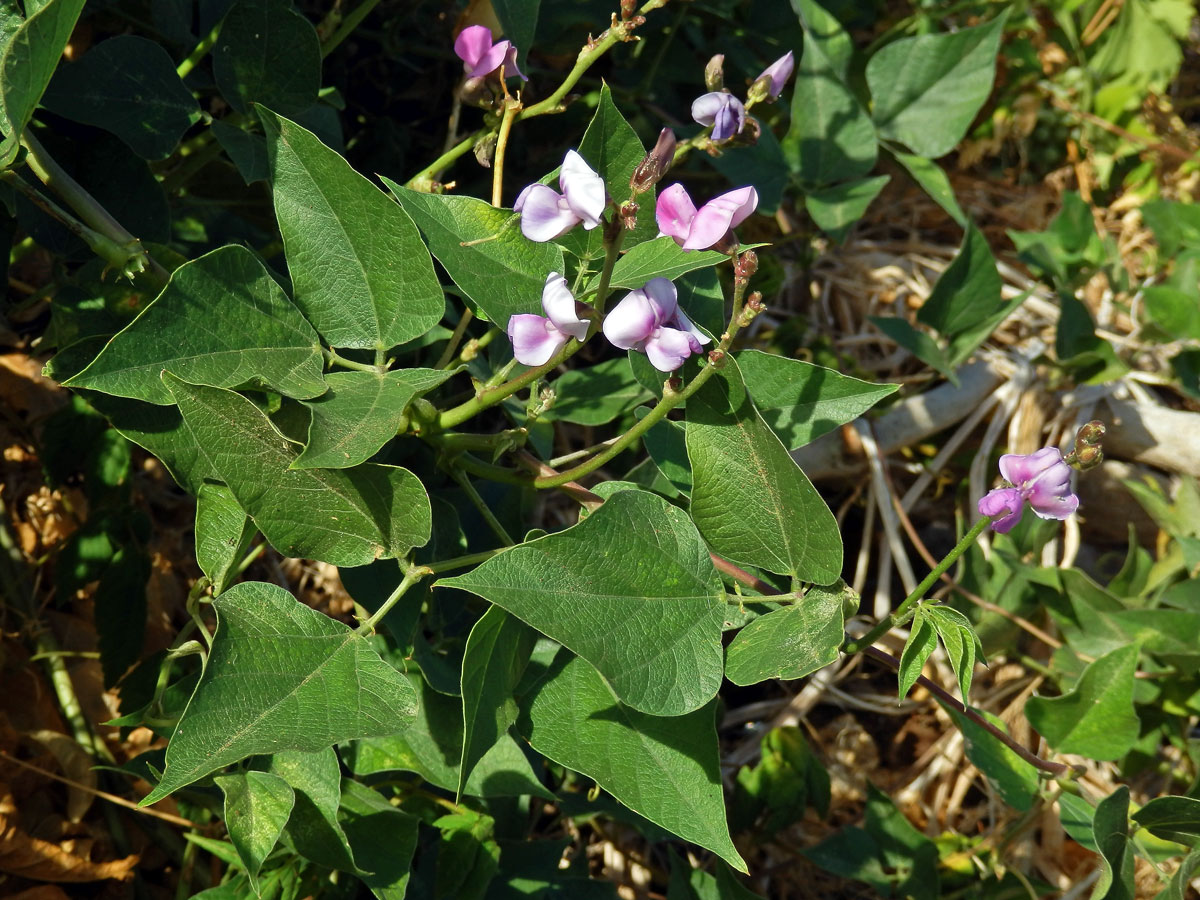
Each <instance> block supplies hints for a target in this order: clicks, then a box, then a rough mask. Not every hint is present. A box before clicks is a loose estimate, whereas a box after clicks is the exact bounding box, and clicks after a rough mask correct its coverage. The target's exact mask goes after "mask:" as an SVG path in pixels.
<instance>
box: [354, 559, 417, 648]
mask: <svg viewBox="0 0 1200 900" xmlns="http://www.w3.org/2000/svg"><path fill="white" fill-rule="evenodd" d="M431 574H433V572H432V570H431V569H429V568H428V567H426V566H414V565H412V564H409V565H408V566H406V567H405V569H404V578H403V580H402V581H401V582H400V584H399V585H398V586H397V587H396V589H395V590H394V591H392V595H391V596H390V597H388V598H387V599H386V600H384V601H383V605H382V606H380V607H379V609H377V610H375V612H373V613H372V614H371V615H370V616H369V617H368V618H367V620H366V621H365V622H363V623H362V624H361V625H359V626H358V628H357V633H358V634H363V635H366V634H371V633H372V632H373V631H374V630H375V626H376V625H377V624H378V623H379V620H380V619H382V618H383V617H384V616H386V615H387V614H388V613H389V612H391V611H392V607H393V606H395V605H396V604H397V603H399V602H400V598H402V597H403V596H404V595H405V594H406V593H408V589H409V588H410V587H412V586H413V585H414V584H416V583H417V582H418V581H420V580H421V579H422V578H424V577H425V576H426V575H431Z"/></svg>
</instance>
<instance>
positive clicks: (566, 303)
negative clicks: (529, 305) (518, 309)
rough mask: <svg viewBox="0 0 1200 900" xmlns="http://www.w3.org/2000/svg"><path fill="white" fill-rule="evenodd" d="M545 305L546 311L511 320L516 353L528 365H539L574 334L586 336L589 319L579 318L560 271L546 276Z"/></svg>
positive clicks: (509, 337) (581, 338) (578, 336)
mask: <svg viewBox="0 0 1200 900" xmlns="http://www.w3.org/2000/svg"><path fill="white" fill-rule="evenodd" d="M542 309H543V310H544V311H545V313H546V315H544V316H535V315H533V314H532V313H525V314H521V315H517V316H513V317H512V318H511V319H509V320H508V339H509V340H510V341H512V345H513V356H515V357H516V359H517V362H519V363H521V364H522V365H525V366H540V365H541V364H542V363H544V362H547V361H548V360H549V359H550V357H552V356H554V354H555V353H557V352H558V351H559V350H561V349H562V348H563V346H564V345H565V344H566V343H567V341H568V340H570V339H571V338H575V340H577V341H582V340H583V339H584V338H585V337H587V332H588V323H587V321H586V320H584V319H581V318H579V314H578V312H577V311H576V309H575V298H574V297H573V296H572V295H571V289H570V288H569V287H567V279H565V278H563V276H561V275H559V274H558V273H557V272H551V273H550V274H549V275H547V276H546V284H545V286H544V287H543V288H542Z"/></svg>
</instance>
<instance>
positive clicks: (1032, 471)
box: [979, 447, 1079, 534]
mask: <svg viewBox="0 0 1200 900" xmlns="http://www.w3.org/2000/svg"><path fill="white" fill-rule="evenodd" d="M1000 474H1001V475H1003V476H1004V477H1005V479H1006V480H1007V481H1008V482H1009V484H1010V485H1011V487H1002V488H996V489H995V490H993V491H989V492H988V493H987V494H985V495H984V496H983V497H981V498H980V500H979V512H980V514H981V515H985V516H999V515H1001V513H1003V514H1004V515H1003V516H1001V518H999V519H996V521H994V522H993V523H992V528H993V529H994V530H995V531H999V532H1000V533H1001V534H1003V533H1005V532H1007V531H1010V530H1011V529H1012V527H1013V526H1014V525H1016V524H1017V523H1018V522H1019V521H1021V513H1022V511H1023V510H1024V507H1025V503H1026V501H1028V503H1029V505H1030V507H1032V509H1033V512H1034V514H1035V515H1037V516H1040V517H1041V518H1043V519H1065V518H1067V516H1069V515H1071V513H1073V512H1075V510H1076V509H1078V508H1079V498H1078V497H1076V496H1075V495H1074V494H1073V493H1072V492H1071V467H1070V466H1068V465H1067V464H1066V463H1065V462H1063V458H1062V453H1060V452H1059V450H1058V448H1057V447H1046V448H1044V449H1042V450H1038V451H1037V452H1036V453H1031V454H1029V455H1028V456H1022V455H1021V454H1018V453H1006V454H1004V456H1001V457H1000Z"/></svg>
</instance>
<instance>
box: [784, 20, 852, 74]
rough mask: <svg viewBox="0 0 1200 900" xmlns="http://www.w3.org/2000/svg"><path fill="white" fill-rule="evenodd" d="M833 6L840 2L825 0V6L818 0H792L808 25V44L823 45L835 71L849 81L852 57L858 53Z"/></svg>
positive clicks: (822, 49) (806, 41) (806, 32)
mask: <svg viewBox="0 0 1200 900" xmlns="http://www.w3.org/2000/svg"><path fill="white" fill-rule="evenodd" d="M829 5H833V6H835V8H836V4H831V3H830V2H829V0H825V4H824V5H822V3H821V2H818V0H792V9H793V10H795V12H796V15H797V16H799V17H800V23H801V24H802V25H803V26H804V41H805V44H806V45H807V44H809V43H813V44H817V45H819V46H820V48H821V53H822V55H823V56H824V57H825V58H826V59H828V60H829V63H830V66H831V67H832V69H833V73H834V74H835V75H837V77H838V78H839V79H841V80H842V81H847V80H848V79H849V77H850V63H851V58H852V57H853V56H854V41H853V39H852V38H851V37H850V35H849V34H847V33H846V29H845V28H843V27H842V23H841V22H840V21H839V20H838V18H837V16H835V15H833V13H831V12H830V11H829V10H828V9H827V8H826V6H829Z"/></svg>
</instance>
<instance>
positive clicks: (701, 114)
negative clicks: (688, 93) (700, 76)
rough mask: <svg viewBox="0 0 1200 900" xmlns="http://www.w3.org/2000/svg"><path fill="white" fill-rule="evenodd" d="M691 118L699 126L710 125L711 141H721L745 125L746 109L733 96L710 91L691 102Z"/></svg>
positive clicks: (722, 92)
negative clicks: (711, 128)
mask: <svg viewBox="0 0 1200 900" xmlns="http://www.w3.org/2000/svg"><path fill="white" fill-rule="evenodd" d="M692 118H693V119H694V120H695V121H697V122H699V123H700V124H701V125H711V126H712V127H713V130H712V139H713V140H714V141H723V140H726V139H727V138H731V137H733V136H734V135H735V134H737V133H739V132H740V131H741V130H742V127H743V126H744V125H745V124H746V107H745V106H743V105H742V101H741V100H739V99H738V98H737V97H735V96H733V94H727V93H725V92H724V91H710V92H709V93H707V94H701V95H700V96H699V97H697V98H696V99H695V100H693V101H692Z"/></svg>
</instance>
